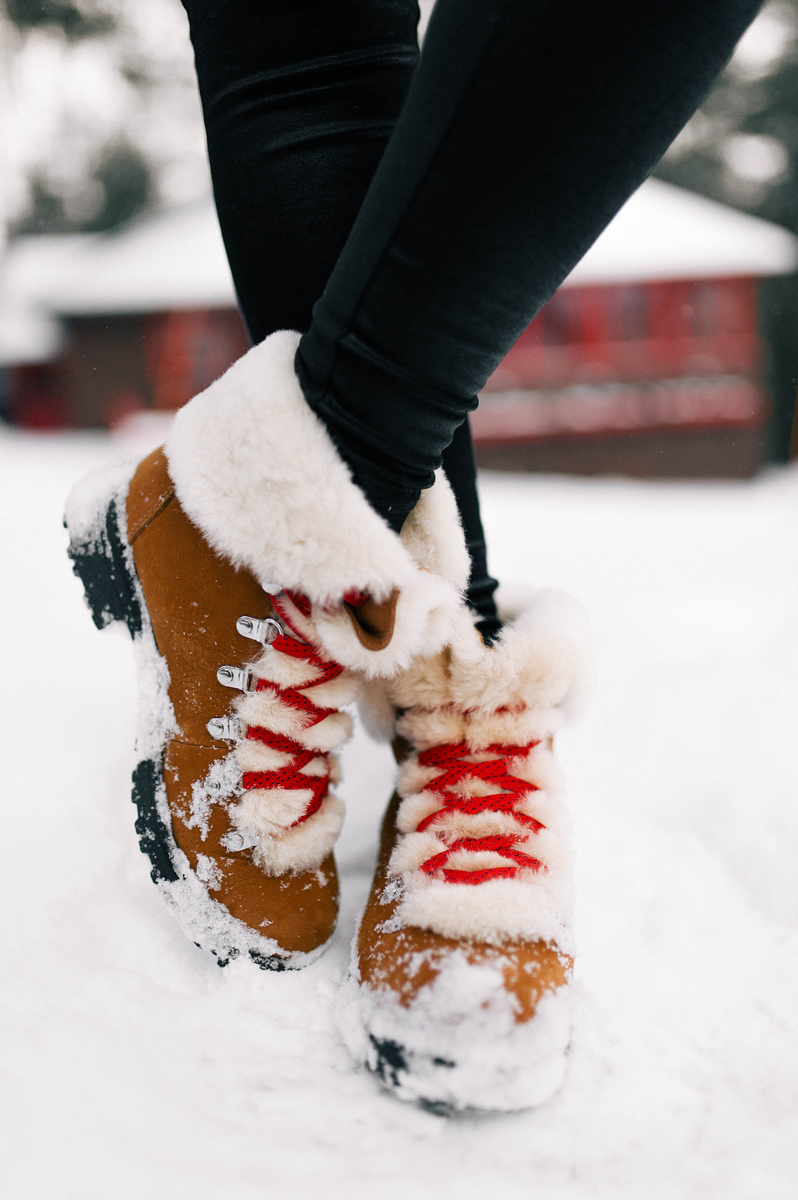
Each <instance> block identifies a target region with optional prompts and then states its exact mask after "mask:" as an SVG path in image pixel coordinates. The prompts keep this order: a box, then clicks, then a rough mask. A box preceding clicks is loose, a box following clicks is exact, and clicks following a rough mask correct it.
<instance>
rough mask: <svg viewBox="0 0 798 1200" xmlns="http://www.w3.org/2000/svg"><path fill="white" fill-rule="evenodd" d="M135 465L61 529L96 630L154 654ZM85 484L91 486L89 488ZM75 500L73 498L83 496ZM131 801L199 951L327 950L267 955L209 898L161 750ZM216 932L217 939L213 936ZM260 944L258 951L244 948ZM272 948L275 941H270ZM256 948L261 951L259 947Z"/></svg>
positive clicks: (288, 959) (297, 958)
mask: <svg viewBox="0 0 798 1200" xmlns="http://www.w3.org/2000/svg"><path fill="white" fill-rule="evenodd" d="M131 471H132V468H129V469H127V473H125V469H124V468H119V469H116V470H112V471H111V472H109V474H108V475H107V477H106V478H103V477H102V476H95V477H94V478H93V479H91V478H90V479H88V480H85V481H82V482H81V483H80V484H78V485H77V487H76V488H75V490H74V491H73V495H72V496H71V497H70V500H69V501H68V504H67V515H66V517H65V519H64V525H65V526H66V528H67V530H68V532H69V547H68V550H67V553H68V555H69V557H70V558H71V560H72V569H73V570H74V572H75V574H76V575H77V577H78V579H79V580H80V582H81V584H82V585H83V591H84V595H85V598H86V603H87V605H88V607H89V611H90V613H91V617H92V620H93V621H94V624H95V625H96V627H97V628H98V629H105V628H107V627H108V626H109V625H113V624H115V623H119V624H122V625H125V626H126V627H127V629H128V632H129V633H130V636H131V638H132V639H133V641H134V643H135V644H137V645H138V646H139V647H140V648H141V647H142V645H143V644H146V645H147V649H148V650H149V651H150V653H151V654H154V655H155V656H156V657H158V658H160V656H159V655H158V650H157V646H156V644H155V638H154V635H153V632H152V626H151V624H150V619H149V614H148V612H147V607H146V602H145V600H144V594H143V591H142V588H141V584H140V582H139V579H138V575H137V574H136V569H135V565H134V563H133V555H132V551H131V549H130V547H129V545H128V543H127V538H126V536H125V530H124V527H123V524H122V521H121V520H120V510H123V507H124V496H125V494H126V490H127V485H128V483H129V480H130V473H131ZM86 485H88V486H86ZM84 491H85V495H84V494H81V495H80V496H79V497H78V498H77V499H75V500H74V501H73V498H74V497H75V496H76V493H79V492H80V493H83V492H84ZM132 783H133V787H132V800H133V803H134V804H135V806H136V823H135V826H136V833H137V835H138V840H139V846H140V848H141V852H142V854H144V855H146V857H147V858H148V859H149V862H150V877H151V878H152V881H153V883H155V884H156V885H158V887H159V890H160V891H161V892H162V894H163V895H164V897H165V899H166V900H167V902H168V903H169V904H170V907H172V908H173V909H174V910H175V913H176V915H177V917H178V920H179V921H180V923H181V925H182V926H183V928H184V930H185V931H186V933H187V934H188V936H189V937H190V938H191V939H192V941H194V943H195V945H197V946H199V947H200V949H203V950H207V951H209V952H210V953H211V954H213V955H214V956H215V958H216V960H217V962H218V964H219V966H220V967H224V966H227V964H228V963H229V962H230V961H231V960H232V959H235V958H238V957H239V956H240V955H241V954H242V953H246V954H247V955H248V957H249V958H251V959H252V961H253V962H254V963H255V964H256V965H257V966H258V967H260V968H261V969H262V970H264V971H287V970H299V969H300V968H302V967H304V966H307V965H308V964H309V963H310V962H312V961H313V960H314V959H315V958H317V957H318V956H319V955H320V954H321V953H322V951H323V950H324V949H325V947H324V946H319V947H318V948H317V949H316V950H314V951H311V952H309V953H304V954H302V953H298V954H292V955H289V956H286V955H285V954H271V953H269V952H268V949H267V947H269V939H268V938H263V937H260V936H259V935H258V934H256V933H255V932H254V931H252V930H249V929H248V927H247V926H245V925H244V924H243V922H241V921H239V920H238V919H237V918H235V917H233V916H232V915H231V914H230V913H228V912H227V910H226V909H224V908H223V907H222V905H220V904H218V903H217V902H216V901H215V900H213V899H212V897H210V896H209V895H208V893H207V890H206V889H205V887H204V885H203V884H202V883H201V882H200V880H199V879H197V876H196V875H195V873H194V871H192V869H191V867H190V865H189V863H188V860H187V858H186V856H185V855H184V854H183V852H182V851H181V850H180V849H179V848H178V846H177V844H176V842H175V840H174V836H173V834H172V829H171V821H170V820H169V817H168V806H167V801H166V789H165V785H164V781H163V753H162V752H161V753H159V754H158V755H157V756H147V757H143V758H142V759H140V761H139V762H138V763H137V764H136V767H135V769H134V771H133V779H132ZM225 926H226V927H227V929H228V935H229V943H228V944H226V945H222V944H221V941H223V940H226V939H224V938H220V930H221V929H223V928H224V927H225ZM214 935H215V936H214ZM254 939H257V940H258V942H260V944H261V945H260V946H252V945H247V943H248V942H252V941H253V940H254ZM272 945H274V943H272ZM261 946H262V947H263V949H261Z"/></svg>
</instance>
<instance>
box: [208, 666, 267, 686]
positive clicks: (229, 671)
mask: <svg viewBox="0 0 798 1200" xmlns="http://www.w3.org/2000/svg"><path fill="white" fill-rule="evenodd" d="M216 678H217V679H218V680H219V683H221V684H224V686H225V687H229V688H238V690H239V691H240V692H254V691H255V689H256V687H257V684H258V677H257V675H255V674H254V673H253V672H252V671H249V670H247V668H246V667H230V666H227V665H225V666H223V667H219V669H218V671H217V672H216Z"/></svg>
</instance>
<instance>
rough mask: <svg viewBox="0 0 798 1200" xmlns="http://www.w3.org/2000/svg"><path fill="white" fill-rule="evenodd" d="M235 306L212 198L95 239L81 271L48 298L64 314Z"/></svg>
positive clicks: (87, 247) (62, 281)
mask: <svg viewBox="0 0 798 1200" xmlns="http://www.w3.org/2000/svg"><path fill="white" fill-rule="evenodd" d="M235 302H236V301H235V292H234V291H233V281H232V278H231V276H230V268H229V266H228V265H227V257H226V255H225V251H224V244H223V242H222V235H221V232H220V231H219V223H218V221H217V219H216V211H215V209H214V206H213V201H212V199H211V198H210V197H208V198H207V199H206V200H200V201H197V202H196V203H194V204H188V205H184V206H183V207H181V208H173V209H169V210H167V211H165V212H159V213H155V214H154V215H151V216H149V217H143V218H140V219H139V220H137V221H134V222H132V223H131V224H130V225H128V226H127V227H126V228H124V229H122V230H120V231H118V232H117V233H112V234H106V235H104V236H101V237H96V238H94V239H93V240H92V241H91V242H90V243H89V244H88V245H86V247H85V249H84V252H83V254H82V256H81V262H80V269H79V270H78V271H75V272H74V273H73V274H72V275H71V276H70V277H69V278H67V279H62V280H61V282H60V284H59V285H58V286H57V287H56V288H55V289H54V291H53V293H52V297H51V303H52V306H53V308H54V309H55V311H57V312H59V313H62V314H64V315H74V314H78V313H99V312H102V313H115V312H116V313H122V312H128V313H129V312H162V311H166V310H169V309H175V308H225V307H228V306H234V305H235Z"/></svg>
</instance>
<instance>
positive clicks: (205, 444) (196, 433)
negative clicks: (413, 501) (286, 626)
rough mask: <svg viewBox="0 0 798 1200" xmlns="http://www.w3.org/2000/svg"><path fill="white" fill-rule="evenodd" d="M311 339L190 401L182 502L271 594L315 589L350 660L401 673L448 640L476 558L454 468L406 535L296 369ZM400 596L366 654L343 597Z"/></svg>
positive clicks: (282, 337)
mask: <svg viewBox="0 0 798 1200" xmlns="http://www.w3.org/2000/svg"><path fill="white" fill-rule="evenodd" d="M298 342H299V334H297V333H292V332H288V331H279V332H277V333H273V334H272V335H271V336H270V337H268V338H267V339H266V340H265V341H264V342H261V343H260V345H257V346H254V347H253V348H252V349H251V350H250V351H248V353H247V354H245V355H244V356H243V358H241V359H239V360H238V362H236V363H235V364H234V365H233V366H232V367H231V368H230V369H229V370H228V371H227V372H226V373H225V374H224V375H223V376H222V377H221V378H220V379H218V380H217V381H216V382H215V383H213V384H211V386H210V387H209V388H207V389H206V391H204V392H202V393H201V394H200V395H198V396H195V397H194V399H193V400H191V401H190V403H189V404H187V405H185V407H184V408H182V409H181V410H180V411H179V412H178V414H177V416H176V418H175V421H174V425H173V428H172V432H171V434H170V436H169V439H168V441H167V443H166V447H165V449H166V454H167V457H168V460H169V472H170V475H171V477H172V480H173V482H174V485H175V490H176V494H177V497H178V500H179V501H180V504H181V505H182V506H183V508H184V509H185V511H186V513H187V514H188V516H189V517H190V518H191V520H192V521H193V522H194V523H195V524H196V525H197V526H198V527H199V528H200V530H201V531H202V533H203V534H204V535H205V537H206V538H207V540H208V542H209V543H210V544H211V546H213V548H214V549H215V550H216V551H217V552H218V553H219V554H221V555H223V556H224V557H225V558H227V559H228V560H229V561H231V562H232V563H234V564H235V565H236V566H238V567H244V568H246V569H248V570H250V571H251V572H252V573H253V574H254V575H255V577H256V578H257V579H258V580H259V581H260V583H261V584H262V586H263V587H264V588H266V590H267V591H275V590H279V589H285V590H290V591H297V592H301V593H302V594H303V595H305V596H307V597H308V599H309V600H310V601H311V602H312V603H313V606H314V621H315V623H316V627H317V632H318V636H319V638H320V640H321V643H322V645H323V646H324V648H325V649H326V650H327V652H328V653H329V654H330V655H331V656H332V657H333V658H334V659H336V660H337V661H338V662H341V663H342V664H344V665H346V666H347V667H350V668H352V669H354V670H358V671H360V672H362V673H363V674H364V675H366V676H368V677H375V676H390V675H392V674H395V672H396V671H397V670H399V669H401V668H404V667H406V666H407V665H408V664H409V663H410V661H411V660H412V658H413V657H414V655H416V654H418V653H422V654H433V653H435V652H436V651H437V649H439V648H440V646H441V645H443V644H444V643H445V641H446V640H447V639H448V637H449V635H450V632H451V628H452V621H453V619H454V614H455V612H456V609H457V605H458V600H459V594H460V592H461V591H462V590H463V589H464V587H465V585H466V582H467V579H468V572H469V565H470V564H469V557H468V551H467V548H466V546H465V540H464V538H463V533H462V529H461V527H460V521H459V516H458V513H457V507H456V504H455V501H454V497H453V495H452V492H451V489H450V487H449V485H448V482H447V480H446V478H445V476H444V475H443V474H442V472H439V473H438V476H437V478H436V482H435V485H434V486H433V487H432V488H429V489H428V490H427V491H425V492H424V493H422V497H421V499H420V500H419V503H418V505H417V506H416V509H415V510H414V512H413V513H411V515H410V517H408V520H407V522H406V523H405V528H404V529H403V531H402V536H401V538H400V537H399V536H397V535H396V534H395V533H394V532H393V531H392V530H391V529H390V528H389V527H388V525H387V524H386V523H385V521H383V519H382V518H381V517H380V516H379V515H378V514H377V513H376V512H375V511H374V509H372V508H371V506H370V505H369V503H368V501H367V500H366V498H365V496H364V495H363V493H362V492H361V490H360V489H359V488H358V487H357V486H356V485H355V483H354V482H353V481H352V478H351V475H350V473H349V470H348V468H347V467H346V465H345V463H344V462H343V460H342V459H341V457H340V456H339V454H338V452H337V450H336V448H335V446H334V444H333V442H332V440H331V438H330V436H329V434H328V433H327V430H326V429H325V428H324V425H323V424H322V422H321V421H319V419H318V418H317V417H316V415H315V413H313V411H312V410H311V409H310V408H309V407H308V404H307V402H306V401H305V398H304V396H303V394H302V390H301V388H300V386H299V381H298V379H297V377H296V373H295V370H294V357H295V354H296V349H297V345H298ZM352 590H356V591H359V592H363V593H365V594H367V595H369V596H371V597H372V598H373V599H374V600H376V601H383V600H387V599H388V597H390V596H391V595H392V594H394V593H396V592H398V593H399V600H398V604H397V609H396V623H395V628H394V634H393V637H392V638H391V642H390V644H389V645H388V646H387V647H384V648H382V649H380V650H369V649H366V648H365V647H364V646H363V645H362V644H361V643H360V641H359V640H358V638H357V637H356V636H355V634H354V632H353V629H352V623H351V621H350V619H349V616H348V614H347V613H346V612H345V611H344V609H343V606H342V604H341V598H342V597H343V596H344V595H345V594H346V593H348V592H349V591H352Z"/></svg>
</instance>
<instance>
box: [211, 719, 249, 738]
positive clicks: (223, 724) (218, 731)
mask: <svg viewBox="0 0 798 1200" xmlns="http://www.w3.org/2000/svg"><path fill="white" fill-rule="evenodd" d="M205 728H206V729H207V730H208V733H209V734H210V735H211V737H215V738H229V739H232V740H237V739H238V738H240V737H241V722H240V721H237V720H236V719H235V717H211V719H210V721H209V722H208V724H207V725H206V726H205Z"/></svg>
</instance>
